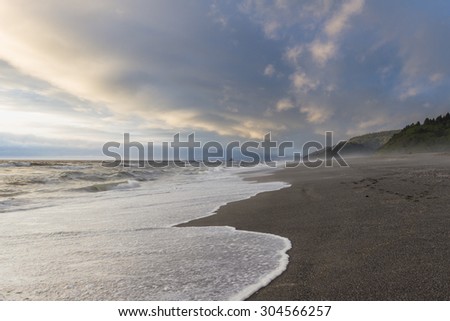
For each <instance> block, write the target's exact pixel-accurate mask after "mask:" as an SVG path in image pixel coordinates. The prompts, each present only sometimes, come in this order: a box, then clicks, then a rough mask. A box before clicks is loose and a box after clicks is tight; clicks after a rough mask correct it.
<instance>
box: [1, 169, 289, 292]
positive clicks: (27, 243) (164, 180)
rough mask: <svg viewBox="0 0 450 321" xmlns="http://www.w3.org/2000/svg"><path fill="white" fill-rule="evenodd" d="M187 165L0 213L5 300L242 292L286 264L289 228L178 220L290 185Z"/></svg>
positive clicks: (265, 280)
mask: <svg viewBox="0 0 450 321" xmlns="http://www.w3.org/2000/svg"><path fill="white" fill-rule="evenodd" d="M186 170H187V171H190V174H191V175H185V173H187V171H184V169H183V170H180V171H178V172H177V173H176V174H174V173H175V172H173V171H172V172H170V175H164V176H160V178H159V179H158V180H156V181H145V182H136V181H133V180H130V181H125V182H124V183H123V184H118V185H116V188H112V189H109V190H105V191H104V192H100V193H80V192H77V193H76V192H70V193H69V192H67V191H65V192H62V193H61V194H58V195H59V197H57V198H55V197H54V198H51V199H45V202H48V203H49V204H47V205H48V206H47V207H42V208H31V209H29V210H21V211H9V212H4V213H0V248H2V250H3V252H2V254H1V260H0V275H1V277H0V293H2V294H3V297H4V298H5V299H7V300H15V299H19V300H20V299H26V298H29V299H32V300H227V299H232V300H240V299H244V298H246V297H248V296H249V295H251V294H252V293H253V292H254V291H256V290H257V289H259V288H260V287H262V286H265V285H266V284H268V283H269V282H270V281H271V280H272V279H273V278H275V277H276V276H278V275H279V274H280V273H282V271H284V269H285V268H286V265H287V262H288V256H287V254H286V251H287V250H288V249H289V248H290V242H289V240H287V239H285V238H282V237H279V236H275V235H269V234H263V233H255V232H246V231H237V230H235V229H234V228H231V227H197V228H193V227H192V228H177V227H173V226H174V225H177V224H179V223H181V222H186V221H189V220H192V219H196V218H200V217H203V216H206V215H211V213H212V212H213V211H214V210H216V209H217V208H218V207H219V206H221V205H223V204H226V203H228V202H232V201H237V200H241V199H245V198H249V197H251V196H253V195H256V194H257V193H260V192H264V191H271V190H277V189H281V188H284V187H287V186H288V185H287V184H285V183H282V182H268V183H255V182H248V181H244V180H243V179H242V178H241V177H239V176H238V175H236V174H237V173H239V172H243V171H245V172H248V171H249V169H224V168H220V169H214V170H213V169H211V170H202V171H200V170H195V169H186ZM253 170H255V169H253ZM121 185H123V188H120V186H121ZM34 206H36V204H34ZM242 215H245V213H242Z"/></svg>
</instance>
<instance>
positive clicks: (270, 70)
mask: <svg viewBox="0 0 450 321" xmlns="http://www.w3.org/2000/svg"><path fill="white" fill-rule="evenodd" d="M275 71H276V70H275V67H274V66H273V65H267V66H266V68H264V75H265V76H268V77H272V76H273V75H274V74H275Z"/></svg>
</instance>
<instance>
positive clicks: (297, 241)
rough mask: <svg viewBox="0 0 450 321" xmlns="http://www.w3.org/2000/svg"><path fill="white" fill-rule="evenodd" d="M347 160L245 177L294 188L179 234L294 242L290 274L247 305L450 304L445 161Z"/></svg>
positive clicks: (449, 176)
mask: <svg viewBox="0 0 450 321" xmlns="http://www.w3.org/2000/svg"><path fill="white" fill-rule="evenodd" d="M346 160H347V161H348V163H349V165H350V166H349V167H342V168H341V167H338V166H335V167H330V168H318V169H309V168H306V167H304V166H302V165H300V166H299V167H297V168H291V169H282V170H279V171H277V172H275V173H274V174H273V175H270V176H263V177H260V178H254V177H249V178H247V179H251V180H258V181H283V182H288V183H290V184H291V185H292V186H291V187H289V188H285V189H282V190H278V191H272V192H265V193H260V194H258V195H256V196H254V197H252V198H250V199H247V200H243V201H237V202H232V203H229V204H227V205H225V206H222V207H221V208H220V209H219V210H218V211H217V214H216V215H213V216H209V217H205V218H201V219H197V220H193V221H191V222H189V223H186V224H182V225H181V226H232V227H235V228H237V229H238V230H246V231H256V232H263V233H270V234H275V235H279V236H282V237H286V238H288V239H289V240H290V241H291V243H292V249H291V250H289V252H288V254H289V264H288V267H287V270H286V271H285V272H284V273H283V274H282V275H281V276H279V277H278V278H276V279H275V280H274V281H272V282H271V283H270V284H269V285H268V286H266V287H264V288H262V289H260V290H259V291H257V292H256V293H254V294H253V295H252V296H251V297H250V298H249V300H449V299H450V273H449V267H450V247H449V244H450V205H449V204H450V155H449V154H417V155H406V156H405V155H404V156H396V157H371V158H351V159H346Z"/></svg>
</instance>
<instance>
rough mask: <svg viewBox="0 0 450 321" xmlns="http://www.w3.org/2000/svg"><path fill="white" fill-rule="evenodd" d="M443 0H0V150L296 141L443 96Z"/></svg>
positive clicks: (343, 131)
mask: <svg viewBox="0 0 450 321" xmlns="http://www.w3.org/2000/svg"><path fill="white" fill-rule="evenodd" d="M449 16H450V1H447V0H430V1H422V0H420V1H419V0H394V1H393V0H339V1H338V0H315V1H303V0H241V1H235V0H230V1H227V0H223V1H211V0H209V1H200V0H199V1H184V0H152V1H144V0H127V1H124V0H107V1H106V0H98V1H81V2H80V1H74V0H67V1H59V0H40V1H25V0H15V1H9V0H0V21H1V28H0V157H3V158H4V157H35V156H40V157H45V156H51V157H58V156H60V157H63V156H72V157H75V156H77V157H78V156H79V157H83V156H85V157H88V156H96V155H99V153H100V152H101V148H102V146H103V144H104V143H105V142H108V141H118V142H121V141H122V140H123V133H130V135H131V137H132V139H133V140H138V141H141V142H149V141H152V142H155V143H158V142H162V141H170V140H171V139H172V138H173V135H175V134H176V133H178V132H180V133H181V135H182V136H183V134H184V135H185V136H187V135H188V134H189V133H192V132H195V134H196V137H197V138H198V139H199V140H201V141H202V142H206V141H208V140H217V141H219V142H224V143H226V142H228V141H231V140H240V141H245V140H256V141H260V140H262V138H263V136H264V134H265V133H267V132H271V133H272V136H273V137H274V138H275V139H277V140H279V141H282V140H289V141H294V142H295V144H296V146H301V145H302V144H303V143H304V142H306V141H308V140H323V135H324V132H325V131H333V132H334V135H335V139H347V138H349V137H352V136H355V135H359V134H364V133H369V132H376V131H380V130H390V129H398V128H402V127H404V126H405V125H407V124H410V123H412V122H416V121H418V120H423V119H425V118H426V117H436V116H438V115H440V114H445V113H447V112H449V111H450V99H449V98H450V97H449V96H450V82H449V75H450V59H449V57H450V42H449V41H448V39H449V36H448V35H449V34H450V19H449Z"/></svg>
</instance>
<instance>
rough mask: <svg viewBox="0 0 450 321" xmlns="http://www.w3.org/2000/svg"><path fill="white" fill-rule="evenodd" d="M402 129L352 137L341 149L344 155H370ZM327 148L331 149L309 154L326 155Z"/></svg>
mask: <svg viewBox="0 0 450 321" xmlns="http://www.w3.org/2000/svg"><path fill="white" fill-rule="evenodd" d="M399 132H400V130H389V131H383V132H377V133H370V134H365V135H361V136H356V137H353V138H350V139H349V140H348V141H347V143H346V144H345V145H344V147H342V149H341V150H340V151H339V154H340V155H343V156H368V155H372V154H374V153H375V152H377V150H378V149H379V148H381V147H382V146H383V145H384V144H386V143H387V142H388V141H389V140H390V139H391V137H392V136H393V135H394V134H397V133H399ZM325 150H327V151H328V152H329V151H331V148H330V147H327V148H326V149H325V148H324V149H321V150H318V151H315V152H313V153H310V154H309V157H319V158H324V157H325Z"/></svg>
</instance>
